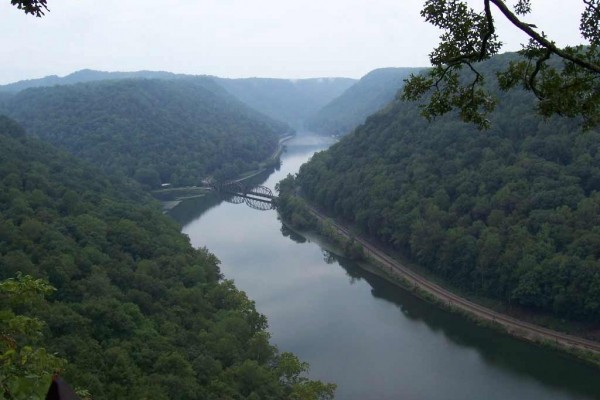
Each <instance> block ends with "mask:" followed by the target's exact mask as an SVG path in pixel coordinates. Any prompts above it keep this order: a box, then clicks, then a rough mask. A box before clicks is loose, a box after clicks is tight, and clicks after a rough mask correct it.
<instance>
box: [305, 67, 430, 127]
mask: <svg viewBox="0 0 600 400" xmlns="http://www.w3.org/2000/svg"><path fill="white" fill-rule="evenodd" d="M420 70H421V68H381V69H376V70H374V71H371V72H369V73H368V74H367V75H365V76H363V77H362V78H361V79H360V80H359V81H358V82H356V83H355V84H354V85H352V86H351V87H350V88H348V89H347V90H346V91H345V92H344V93H342V94H341V95H340V96H338V97H336V98H335V99H333V100H332V101H331V102H330V103H328V104H327V105H325V106H324V107H323V108H322V109H320V110H319V111H318V112H317V113H315V114H314V115H312V116H311V117H310V118H309V119H308V120H307V121H306V127H307V128H308V129H310V130H312V131H315V132H320V133H323V134H328V135H345V134H346V133H348V132H350V131H351V130H352V129H354V128H355V127H357V126H358V125H360V124H361V123H363V122H364V121H365V119H366V118H367V117H368V116H369V115H371V114H373V113H374V112H376V111H378V110H380V109H382V108H383V107H384V106H385V105H386V104H388V103H389V102H390V101H392V100H393V99H394V97H395V96H396V93H397V92H398V90H399V89H400V88H402V86H403V85H404V79H406V78H408V77H409V76H410V74H411V73H414V74H416V73H418V72H419V71H420Z"/></svg>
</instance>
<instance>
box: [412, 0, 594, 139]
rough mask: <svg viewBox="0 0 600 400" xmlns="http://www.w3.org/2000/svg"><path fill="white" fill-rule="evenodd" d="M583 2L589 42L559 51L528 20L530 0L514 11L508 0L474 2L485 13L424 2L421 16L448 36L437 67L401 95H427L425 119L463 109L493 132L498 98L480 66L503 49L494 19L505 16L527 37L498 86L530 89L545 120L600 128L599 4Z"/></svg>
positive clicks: (434, 59) (434, 60)
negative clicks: (557, 116) (554, 118)
mask: <svg viewBox="0 0 600 400" xmlns="http://www.w3.org/2000/svg"><path fill="white" fill-rule="evenodd" d="M583 2H584V4H585V7H584V11H583V13H582V15H581V19H580V26H579V31H580V34H581V36H582V38H583V39H584V40H585V41H586V42H585V43H584V44H581V45H578V46H567V47H565V48H559V47H558V46H557V45H556V44H555V42H553V41H552V39H553V38H548V37H546V35H545V34H544V33H543V32H542V31H540V30H539V29H538V28H537V27H536V26H535V25H534V24H531V23H529V22H531V21H527V22H525V21H524V20H523V19H522V18H523V17H524V16H526V15H528V14H529V13H530V12H531V8H532V6H531V0H518V1H516V2H515V4H514V6H513V7H512V9H511V8H510V7H509V6H508V5H507V4H506V1H504V0H481V1H478V2H475V3H479V4H480V8H479V9H476V8H473V7H471V6H470V5H469V2H467V1H463V0H452V1H441V0H427V1H425V3H424V6H423V9H422V11H421V15H422V16H423V17H424V18H425V20H426V21H427V22H429V23H431V24H433V25H434V26H436V27H438V28H440V29H441V30H442V31H443V33H442V35H441V36H440V44H439V45H438V47H436V48H435V49H434V50H433V52H432V53H431V54H430V60H431V64H432V65H433V66H434V68H433V69H432V70H431V71H430V72H429V74H428V75H417V76H413V77H412V78H411V79H410V81H409V82H408V84H407V85H406V86H405V88H404V93H403V97H404V98H405V99H408V100H415V99H419V98H421V97H423V96H424V95H426V94H427V98H426V100H427V102H426V104H425V105H424V106H423V107H422V109H421V111H422V113H423V115H425V116H426V117H427V118H432V117H435V116H438V115H442V114H445V113H447V112H449V111H451V110H453V109H458V110H459V111H460V116H461V117H462V119H463V120H465V121H468V122H473V123H475V124H476V125H478V126H479V127H480V128H485V127H488V126H489V120H488V119H487V115H488V113H489V112H490V111H491V110H492V109H493V108H494V104H495V102H496V99H495V98H494V96H492V95H491V93H490V92H489V91H488V90H487V89H486V87H485V81H486V80H487V79H490V78H491V76H488V77H487V78H486V77H485V75H483V74H481V73H480V71H479V66H478V63H480V62H481V61H484V60H487V59H489V58H490V57H492V56H494V55H495V54H498V52H499V51H500V49H501V47H502V42H501V41H500V38H499V37H498V35H497V33H496V29H495V20H494V18H495V17H497V16H500V17H501V18H505V19H507V20H508V21H510V23H512V25H513V26H514V27H515V28H516V29H519V30H521V31H522V32H524V33H525V34H526V35H527V36H528V37H529V43H527V45H526V46H525V47H524V49H523V50H522V51H521V52H520V54H521V55H522V56H523V57H522V58H520V59H517V60H514V61H513V62H512V63H511V64H510V65H508V66H507V67H506V68H505V69H503V70H500V71H497V72H498V74H497V78H498V82H499V84H500V87H501V88H502V89H503V90H508V89H511V88H515V87H519V88H523V89H525V90H528V91H531V92H532V93H533V94H534V95H535V96H536V97H537V98H538V100H539V101H538V103H537V111H538V112H539V113H540V114H541V115H543V116H546V117H548V116H551V115H554V114H560V115H565V116H570V117H575V116H580V117H582V118H583V125H584V126H585V127H588V128H589V127H594V126H596V125H598V123H599V122H600V90H599V86H598V74H599V73H600V59H599V53H598V44H600V28H599V21H600V1H598V0H583ZM472 3H473V2H471V4H472Z"/></svg>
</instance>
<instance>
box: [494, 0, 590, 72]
mask: <svg viewBox="0 0 600 400" xmlns="http://www.w3.org/2000/svg"><path fill="white" fill-rule="evenodd" d="M485 1H486V3H487V2H488V1H491V2H492V3H494V5H495V6H496V7H498V9H499V10H500V12H502V14H504V16H505V17H506V18H507V19H508V20H509V21H510V22H511V23H512V24H513V25H514V26H516V27H517V28H519V29H520V30H522V31H523V32H525V33H526V34H527V35H528V36H529V37H531V38H532V39H533V40H535V41H536V42H538V43H539V44H540V45H541V46H543V47H545V48H547V49H548V50H550V51H551V52H552V53H554V54H556V55H557V56H559V57H561V58H564V59H565V60H569V61H572V62H573V63H575V64H576V65H578V66H580V67H582V68H585V69H587V70H589V71H592V72H595V73H600V65H597V64H593V63H591V62H589V61H586V60H583V59H581V58H579V57H575V56H574V55H572V54H569V53H567V52H565V51H563V50H561V49H559V48H558V47H556V45H555V44H554V43H552V42H551V41H549V40H548V39H546V38H545V37H543V36H542V35H540V34H539V33H537V32H536V31H534V30H533V28H532V27H531V26H529V25H528V24H526V23H525V22H523V21H521V20H520V19H519V17H517V16H516V15H515V14H513V12H512V11H510V9H509V8H508V7H507V6H506V4H504V1H503V0H485Z"/></svg>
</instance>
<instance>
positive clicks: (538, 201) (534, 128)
mask: <svg viewBox="0 0 600 400" xmlns="http://www.w3.org/2000/svg"><path fill="white" fill-rule="evenodd" d="M510 57H511V56H510V55H507V56H501V57H497V58H495V59H492V60H490V61H488V62H486V63H485V64H483V65H481V70H482V71H483V72H484V73H486V74H488V75H489V74H492V73H493V72H494V71H496V70H498V69H499V68H501V67H502V66H503V65H506V63H507V61H508V60H509V59H510ZM496 94H497V96H498V97H499V99H500V106H499V107H498V109H497V111H496V112H495V113H494V114H493V115H492V117H491V122H492V128H491V129H490V130H488V131H483V132H480V131H478V130H476V129H475V128H474V127H473V126H470V125H466V124H464V123H462V122H460V120H459V119H458V118H457V117H456V116H454V115H449V116H446V117H444V118H439V119H437V120H435V121H433V122H432V123H427V121H425V120H424V119H423V118H422V117H421V116H420V115H419V110H418V108H417V105H416V104H412V103H404V102H400V101H395V102H394V103H393V104H391V105H390V106H388V107H387V108H386V109H385V110H383V111H381V112H379V113H377V114H375V115H373V116H371V117H369V118H368V119H367V121H366V123H365V124H364V125H362V126H361V127H359V128H358V129H357V130H356V131H355V132H354V133H353V134H351V135H348V136H346V137H344V138H343V139H342V140H341V141H340V142H339V143H337V144H336V145H334V146H332V147H331V148H330V149H329V150H328V151H326V152H323V153H319V154H317V155H315V156H314V157H313V159H312V160H311V162H309V163H308V164H305V165H304V166H303V167H302V168H301V170H300V173H299V176H298V178H297V181H298V182H299V184H300V185H301V186H302V189H303V191H304V193H305V194H306V195H307V196H308V197H309V198H310V199H311V200H312V201H314V202H315V203H317V204H319V205H321V206H323V207H325V208H326V209H327V210H329V212H330V213H332V214H333V215H335V216H338V217H341V218H344V219H345V220H348V221H351V222H353V223H355V224H356V225H357V226H358V227H359V229H361V230H362V231H363V232H365V233H367V234H369V235H371V236H373V237H375V238H377V239H379V240H380V241H381V242H383V243H386V244H388V245H390V246H393V247H394V248H396V249H398V250H400V251H402V252H404V253H405V254H406V255H407V256H409V257H410V258H412V260H414V261H415V262H418V263H419V264H421V265H423V266H424V267H426V268H428V269H430V270H431V271H432V272H434V273H436V274H438V275H439V276H441V277H443V278H444V279H446V280H448V281H450V282H452V283H453V284H455V285H457V286H459V287H461V288H463V289H464V290H467V291H469V292H472V293H477V294H483V295H486V296H490V297H495V298H498V299H501V300H503V301H505V302H507V303H511V304H518V305H521V306H524V307H529V308H531V309H535V310H542V311H548V312H552V313H554V314H555V315H559V316H562V317H568V318H573V319H581V320H588V321H599V320H600V261H599V260H600V231H599V230H598V226H600V192H599V191H600V133H599V132H598V131H588V132H581V131H580V129H579V124H578V122H579V121H573V120H568V119H560V118H553V119H549V120H546V121H544V120H542V119H541V118H540V117H538V116H537V115H536V114H535V113H534V111H533V104H534V103H535V102H534V99H533V98H532V95H531V94H530V93H523V92H519V91H512V92H510V93H501V92H497V93H496Z"/></svg>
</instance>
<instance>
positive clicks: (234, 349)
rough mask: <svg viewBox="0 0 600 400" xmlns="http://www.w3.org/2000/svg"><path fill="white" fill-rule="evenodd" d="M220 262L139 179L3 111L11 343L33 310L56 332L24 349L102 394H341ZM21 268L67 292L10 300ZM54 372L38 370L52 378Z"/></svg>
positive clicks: (2, 244) (0, 141)
mask: <svg viewBox="0 0 600 400" xmlns="http://www.w3.org/2000/svg"><path fill="white" fill-rule="evenodd" d="M218 263H219V262H218V260H217V258H216V257H215V256H214V255H212V254H211V253H209V252H208V251H207V250H206V249H198V250H196V249H194V248H192V247H191V245H190V243H189V241H188V238H187V237H185V236H184V235H182V234H181V233H180V232H179V227H178V226H177V225H176V224H175V223H174V222H173V221H171V220H170V219H168V218H167V217H165V216H163V215H162V213H161V212H160V210H159V208H158V207H157V206H156V205H155V204H153V202H152V200H150V199H149V198H148V197H147V195H146V194H144V193H143V192H141V191H139V190H138V189H136V185H130V184H129V183H128V181H127V180H121V179H119V178H117V177H114V176H113V177H110V178H109V177H108V176H106V175H104V174H103V173H101V172H99V170H97V169H96V168H93V167H91V166H89V165H87V164H85V163H83V162H81V161H77V160H76V159H74V158H73V157H71V156H68V155H66V154H65V153H61V152H58V151H55V150H53V149H52V148H50V147H49V146H47V145H45V144H42V143H41V142H40V141H38V140H34V139H32V138H30V137H28V136H26V135H25V134H24V131H23V130H22V129H21V128H20V127H19V126H18V125H16V124H15V123H14V122H12V121H11V120H9V119H7V118H5V117H0V281H4V282H3V283H1V284H0V302H1V303H2V311H1V312H0V319H2V321H3V324H2V326H1V327H0V330H1V331H2V339H1V340H0V346H2V347H1V348H0V351H2V352H6V350H7V348H6V345H7V343H8V344H9V345H10V343H12V342H11V341H10V340H9V341H8V342H7V341H6V340H5V339H6V338H7V335H11V334H12V333H11V332H9V331H7V329H13V327H15V326H17V325H14V324H13V325H7V324H4V322H6V321H10V320H13V319H14V318H15V317H16V316H18V315H23V316H24V317H25V318H30V320H31V321H33V322H35V324H36V325H35V327H37V328H36V329H39V330H40V331H41V332H43V334H44V336H43V338H38V339H36V341H34V340H31V341H30V340H29V339H28V338H27V337H24V336H20V338H19V339H18V345H19V348H21V349H25V348H32V349H35V348H39V349H45V351H46V352H47V353H51V354H54V353H56V355H57V356H58V357H60V358H62V359H65V360H66V361H67V365H66V367H65V369H64V372H63V376H64V377H65V378H66V380H67V381H68V382H69V383H70V384H72V385H73V386H76V387H83V388H86V389H88V390H89V391H90V392H91V393H92V395H93V397H94V398H95V399H115V398H153V399H167V398H177V399H245V398H248V399H256V398H261V399H286V398H287V399H318V398H323V399H326V398H331V397H332V392H333V389H334V386H331V385H326V384H323V383H320V382H314V381H309V380H307V379H305V378H303V375H302V374H303V372H304V371H305V370H306V365H305V364H303V363H301V362H300V361H298V360H297V358H295V357H294V356H292V355H289V354H286V353H282V354H280V353H278V351H277V349H276V348H275V347H273V346H272V345H271V344H270V343H269V335H268V333H267V332H266V330H265V329H266V327H267V321H266V319H265V318H264V317H263V316H262V315H261V314H259V313H258V312H257V311H256V309H255V307H254V303H253V302H252V301H250V300H249V299H248V298H247V297H246V295H245V294H244V293H243V292H240V291H239V290H237V289H236V288H235V286H234V285H233V283H232V282H230V281H226V280H223V279H222V277H221V274H220V272H219V267H218ZM18 273H22V274H29V275H32V276H34V277H35V278H36V279H44V280H45V281H47V282H49V283H50V284H51V285H52V286H54V287H55V288H56V291H55V292H53V293H51V294H50V295H49V296H48V301H47V302H43V301H40V302H39V303H37V304H36V305H35V307H25V306H24V304H23V302H13V303H11V302H9V301H8V300H7V298H6V296H5V292H6V291H5V290H4V289H5V288H6V285H7V284H6V283H5V282H11V281H6V280H7V279H11V278H13V277H14V276H16V275H17V274H18ZM35 282H38V281H35ZM36 321H39V322H41V321H44V322H45V325H44V326H42V325H41V324H40V323H39V322H36ZM17 327H18V326H17ZM13 331H14V329H13ZM17 334H18V332H17ZM28 346H29V347H28ZM6 360H7V359H6V358H3V363H4V362H5V361H6ZM30 360H31V361H32V362H34V361H35V360H36V359H35V358H30ZM12 365H15V364H14V363H10V362H9V363H7V364H3V366H2V367H1V368H6V367H7V366H8V367H9V368H11V366H12ZM50 369H52V368H50ZM2 371H4V369H3V370H2ZM33 371H34V372H35V371H37V370H33ZM44 371H46V372H47V371H48V368H42V372H44ZM42 375H43V374H41V375H40V377H39V380H38V379H37V378H36V377H35V374H28V375H27V377H26V378H27V379H30V380H34V381H36V382H37V384H38V385H40V384H44V385H45V383H43V382H45V377H44V376H42ZM15 376H17V378H18V377H19V376H20V375H18V374H16V375H15ZM19 379H20V378H19ZM40 380H41V381H42V383H40ZM0 381H1V382H0V383H1V384H2V385H3V388H2V389H3V390H6V389H5V387H4V386H6V385H12V383H11V381H7V380H6V379H5V375H2V376H1V377H0ZM12 387H13V386H10V387H9V389H10V390H13V389H12ZM26 397H27V396H26Z"/></svg>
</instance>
